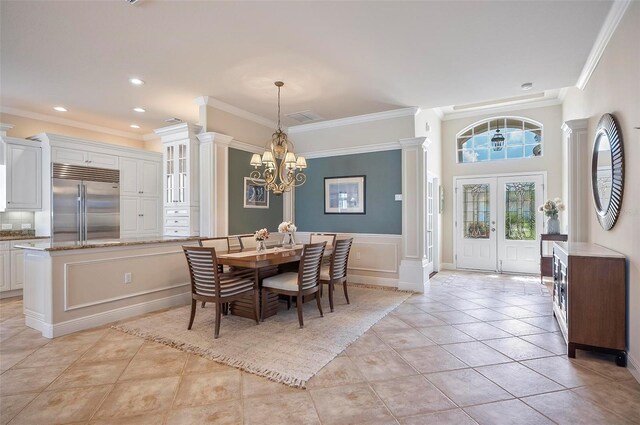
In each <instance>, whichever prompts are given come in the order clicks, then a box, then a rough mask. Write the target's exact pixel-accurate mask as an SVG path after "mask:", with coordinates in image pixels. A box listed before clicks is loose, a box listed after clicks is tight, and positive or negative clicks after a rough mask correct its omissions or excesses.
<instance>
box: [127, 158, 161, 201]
mask: <svg viewBox="0 0 640 425" xmlns="http://www.w3.org/2000/svg"><path fill="white" fill-rule="evenodd" d="M160 166H161V165H160V163H159V162H156V161H146V160H140V159H133V158H120V194H121V195H126V196H145V197H160Z"/></svg>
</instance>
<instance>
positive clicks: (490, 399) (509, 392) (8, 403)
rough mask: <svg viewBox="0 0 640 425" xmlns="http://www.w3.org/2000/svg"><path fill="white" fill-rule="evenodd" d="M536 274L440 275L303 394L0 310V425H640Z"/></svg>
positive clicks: (611, 375)
mask: <svg viewBox="0 0 640 425" xmlns="http://www.w3.org/2000/svg"><path fill="white" fill-rule="evenodd" d="M536 282H537V279H536V278H529V277H522V276H506V275H493V274H479V273H461V272H442V273H439V274H438V275H436V277H434V278H433V279H432V284H431V286H430V288H429V289H428V291H427V292H426V293H425V294H424V295H414V296H412V297H411V298H409V299H408V300H407V301H406V302H405V303H404V304H402V305H400V306H399V307H398V308H397V309H396V310H395V311H393V312H392V313H391V314H390V315H388V316H387V317H385V318H384V319H382V320H381V321H380V322H378V323H377V324H376V325H375V326H373V328H372V329H371V330H369V331H368V332H367V333H365V334H364V335H363V336H362V337H361V338H360V339H359V340H357V341H356V342H355V343H353V344H352V345H351V346H350V347H348V348H347V349H346V350H345V352H344V353H342V354H341V355H340V356H338V357H336V358H335V359H334V360H333V361H332V362H331V363H329V364H328V365H327V366H326V367H325V368H324V369H323V370H322V371H321V372H320V373H319V374H318V375H316V376H315V377H314V378H313V379H312V380H311V381H310V382H309V385H308V388H307V389H306V390H298V389H293V388H290V387H286V386H284V385H281V384H276V383H273V382H271V381H268V380H266V379H264V378H260V377H257V376H255V375H251V374H248V373H244V372H241V371H239V370H236V369H233V368H231V367H228V366H224V365H221V364H218V363H215V362H212V361H209V360H206V359H203V358H201V357H198V356H195V355H191V354H187V353H183V352H181V351H178V350H175V349H172V348H169V347H166V346H163V345H160V344H156V343H152V342H146V341H144V340H143V339H141V338H137V337H134V336H130V335H127V334H124V333H121V332H118V331H115V330H112V329H110V328H109V327H108V326H105V327H102V328H98V329H92V330H88V331H84V332H79V333H76V334H72V335H68V336H65V337H61V338H57V339H55V340H48V339H45V338H43V337H42V336H40V334H39V333H38V332H36V331H34V330H32V329H29V328H26V327H25V326H24V320H23V318H22V316H21V309H22V302H21V301H20V300H16V299H9V300H4V301H2V302H1V303H0V369H1V372H2V374H1V375H0V406H1V410H0V411H1V415H0V422H1V423H2V424H7V423H10V424H39V425H41V424H53V423H59V424H67V423H73V424H153V425H161V424H205V423H211V424H242V423H244V424H260V425H267V424H278V425H280V424H323V425H332V424H336V425H337V424H404V425H409V424H435V423H437V424H456V425H461V424H476V423H480V424H551V423H580V424H633V423H635V424H638V423H640V384H638V382H637V381H635V379H633V377H632V376H631V374H630V373H629V372H628V370H626V369H623V368H618V367H617V366H615V364H614V362H613V361H611V359H609V358H604V357H600V356H596V355H593V354H589V353H585V352H580V351H579V352H578V358H577V359H575V360H569V359H567V357H566V355H565V354H566V351H565V347H564V344H563V340H562V337H561V336H560V335H559V334H558V329H557V326H556V325H555V322H554V320H553V317H552V316H551V305H550V301H549V297H548V294H547V292H546V289H544V288H543V287H541V286H540V285H539V284H537V283H536Z"/></svg>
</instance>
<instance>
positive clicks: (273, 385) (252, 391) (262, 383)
mask: <svg viewBox="0 0 640 425" xmlns="http://www.w3.org/2000/svg"><path fill="white" fill-rule="evenodd" d="M312 379H313V378H312ZM302 391H304V390H302V389H299V388H293V387H290V386H288V385H285V384H281V383H279V382H274V381H271V380H269V379H267V378H263V377H262V376H258V375H254V374H253V373H248V372H242V397H243V398H247V397H258V396H262V395H274V394H282V393H294V392H302Z"/></svg>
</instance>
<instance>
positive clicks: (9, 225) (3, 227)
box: [2, 224, 13, 230]
mask: <svg viewBox="0 0 640 425" xmlns="http://www.w3.org/2000/svg"><path fill="white" fill-rule="evenodd" d="M11 229H13V226H12V225H11V224H3V225H2V230H11Z"/></svg>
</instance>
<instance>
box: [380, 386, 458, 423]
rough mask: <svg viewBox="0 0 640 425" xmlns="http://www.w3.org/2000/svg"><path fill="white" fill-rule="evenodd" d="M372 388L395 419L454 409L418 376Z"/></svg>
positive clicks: (439, 393)
mask: <svg viewBox="0 0 640 425" xmlns="http://www.w3.org/2000/svg"><path fill="white" fill-rule="evenodd" d="M372 387H373V390H374V391H375V392H376V393H377V394H378V396H380V398H381V399H382V401H383V402H384V404H385V405H386V406H387V407H388V408H389V410H390V411H391V413H392V414H393V415H394V416H395V417H396V418H399V417H403V416H413V415H419V414H424V413H431V412H437V411H440V410H447V409H453V408H455V407H456V405H455V404H454V403H453V402H452V401H451V400H449V399H448V398H447V397H446V396H445V395H444V394H442V392H440V390H438V389H437V388H436V387H434V386H433V384H432V383H430V382H429V381H427V379H426V378H425V377H423V376H419V375H418V376H409V377H404V378H397V379H394V380H391V381H382V382H376V383H374V384H372Z"/></svg>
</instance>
